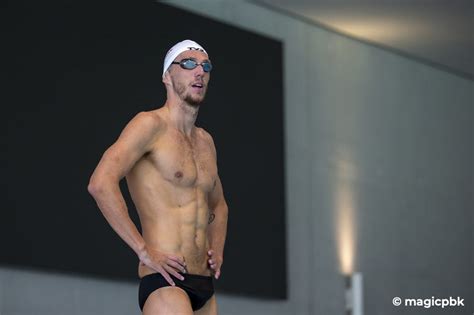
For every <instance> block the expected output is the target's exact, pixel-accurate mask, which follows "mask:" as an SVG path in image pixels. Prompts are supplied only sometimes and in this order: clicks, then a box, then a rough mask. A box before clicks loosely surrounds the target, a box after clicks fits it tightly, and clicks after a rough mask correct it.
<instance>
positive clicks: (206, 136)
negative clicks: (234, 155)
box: [197, 127, 216, 152]
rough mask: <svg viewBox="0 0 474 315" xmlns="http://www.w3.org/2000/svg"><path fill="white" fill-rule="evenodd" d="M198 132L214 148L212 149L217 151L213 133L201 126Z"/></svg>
mask: <svg viewBox="0 0 474 315" xmlns="http://www.w3.org/2000/svg"><path fill="white" fill-rule="evenodd" d="M197 132H198V134H199V137H200V138H201V139H202V140H203V141H205V142H206V143H207V144H208V145H209V146H210V147H211V148H212V150H213V151H214V152H215V151H216V147H215V145H214V139H213V138H212V136H211V134H210V133H209V132H207V131H206V130H205V129H204V128H200V127H198V128H197Z"/></svg>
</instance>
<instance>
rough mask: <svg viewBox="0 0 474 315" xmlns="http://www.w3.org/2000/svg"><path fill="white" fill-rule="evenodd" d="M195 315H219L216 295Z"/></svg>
mask: <svg viewBox="0 0 474 315" xmlns="http://www.w3.org/2000/svg"><path fill="white" fill-rule="evenodd" d="M194 315H217V301H216V295H215V294H214V295H213V296H212V297H211V298H210V299H209V300H207V302H206V304H204V306H203V307H201V308H200V309H198V310H197V311H195V312H194Z"/></svg>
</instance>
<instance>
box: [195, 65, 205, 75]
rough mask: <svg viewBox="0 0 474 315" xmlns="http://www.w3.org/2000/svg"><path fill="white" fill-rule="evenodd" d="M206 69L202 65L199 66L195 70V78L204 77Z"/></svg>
mask: <svg viewBox="0 0 474 315" xmlns="http://www.w3.org/2000/svg"><path fill="white" fill-rule="evenodd" d="M204 73H205V72H204V68H203V66H202V65H198V66H197V67H196V68H195V69H194V76H196V77H197V76H203V75H204Z"/></svg>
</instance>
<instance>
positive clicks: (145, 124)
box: [124, 111, 166, 135]
mask: <svg viewBox="0 0 474 315" xmlns="http://www.w3.org/2000/svg"><path fill="white" fill-rule="evenodd" d="M165 125H166V124H165V122H164V120H163V118H161V117H160V116H159V114H157V113H156V112H153V111H150V112H139V113H138V114H136V115H135V117H133V118H132V119H131V120H130V121H129V122H128V124H127V126H126V127H125V130H124V131H125V132H126V131H132V132H133V131H135V132H140V133H142V134H143V135H146V134H148V135H150V134H156V133H158V132H159V131H160V130H162V129H163V128H164V127H165Z"/></svg>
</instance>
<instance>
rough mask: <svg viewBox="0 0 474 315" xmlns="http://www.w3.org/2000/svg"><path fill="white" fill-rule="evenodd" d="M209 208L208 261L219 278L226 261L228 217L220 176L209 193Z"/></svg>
mask: <svg viewBox="0 0 474 315" xmlns="http://www.w3.org/2000/svg"><path fill="white" fill-rule="evenodd" d="M209 210H210V211H209V227H208V238H209V244H210V249H209V251H208V256H209V259H208V263H209V266H210V267H211V269H212V270H213V271H214V277H215V278H216V279H219V277H220V275H221V266H222V263H223V261H224V244H225V238H226V234H227V217H228V208H227V203H226V201H225V198H224V192H223V189H222V183H221V181H220V179H219V177H217V179H216V184H215V186H214V189H213V190H212V192H211V193H210V195H209Z"/></svg>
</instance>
